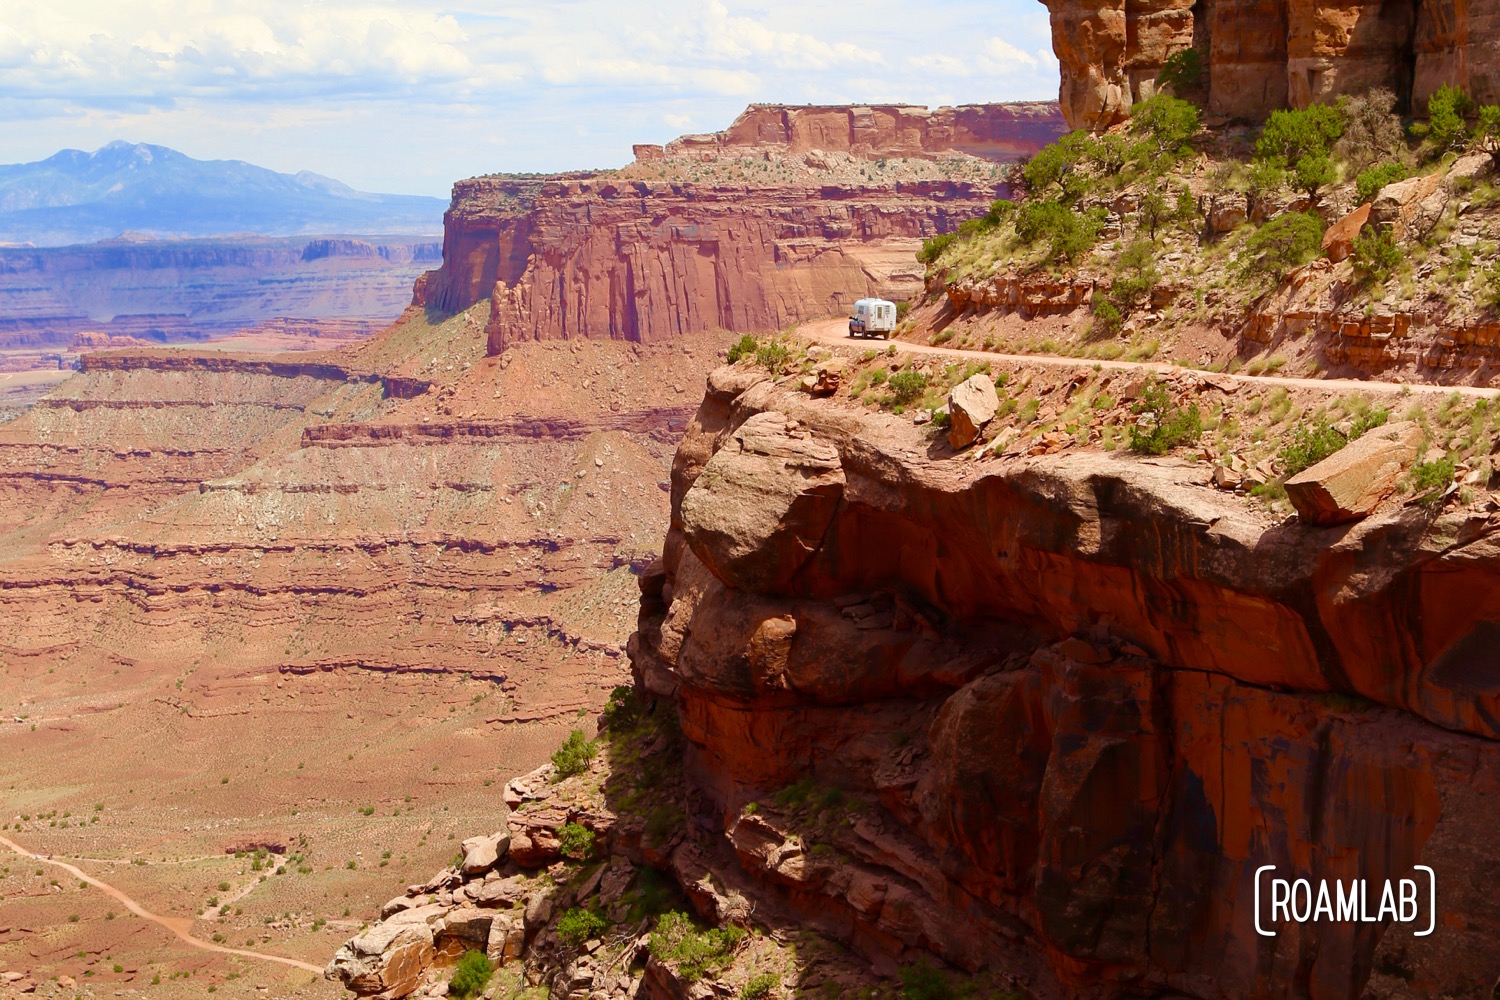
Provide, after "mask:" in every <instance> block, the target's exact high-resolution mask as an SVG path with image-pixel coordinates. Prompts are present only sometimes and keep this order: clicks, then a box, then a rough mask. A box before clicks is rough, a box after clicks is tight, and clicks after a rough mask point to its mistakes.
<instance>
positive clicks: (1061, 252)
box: [1016, 200, 1105, 263]
mask: <svg viewBox="0 0 1500 1000" xmlns="http://www.w3.org/2000/svg"><path fill="white" fill-rule="evenodd" d="M1104 218H1105V212H1104V209H1102V208H1091V209H1089V210H1088V211H1087V212H1075V211H1073V210H1072V209H1070V208H1068V207H1067V206H1066V205H1064V204H1062V203H1061V202H1057V201H1048V200H1042V201H1028V202H1027V203H1026V204H1025V205H1022V206H1021V210H1020V211H1019V212H1017V213H1016V236H1017V237H1018V238H1019V239H1020V240H1021V242H1022V243H1025V244H1027V245H1034V244H1036V243H1041V242H1046V243H1047V245H1048V253H1047V259H1048V260H1051V261H1058V260H1063V261H1068V262H1070V263H1071V262H1072V261H1074V260H1075V259H1077V258H1078V257H1080V256H1082V255H1083V254H1084V253H1087V252H1088V251H1089V250H1091V249H1093V246H1094V244H1095V243H1096V242H1098V240H1099V231H1100V230H1101V229H1103V228H1104Z"/></svg>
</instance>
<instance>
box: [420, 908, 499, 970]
mask: <svg viewBox="0 0 1500 1000" xmlns="http://www.w3.org/2000/svg"><path fill="white" fill-rule="evenodd" d="M494 920H495V911H494V910H481V909H477V908H476V907H473V906H460V907H459V908H457V909H455V910H449V911H448V914H447V916H445V917H443V919H441V920H439V921H438V922H437V923H436V924H434V925H433V928H432V938H433V945H434V947H435V948H436V950H437V953H438V954H439V955H441V956H444V957H446V958H453V959H457V958H459V957H460V956H462V955H463V953H464V952H466V951H484V950H486V949H487V948H488V947H489V940H490V926H491V924H492V923H493V922H494Z"/></svg>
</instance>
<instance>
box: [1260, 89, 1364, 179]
mask: <svg viewBox="0 0 1500 1000" xmlns="http://www.w3.org/2000/svg"><path fill="white" fill-rule="evenodd" d="M1344 125H1345V122H1344V113H1343V111H1342V110H1340V109H1339V108H1337V107H1335V106H1333V105H1328V104H1313V105H1310V106H1309V107H1306V108H1301V109H1298V110H1294V111H1273V112H1271V117H1270V118H1269V119H1267V120H1266V126H1265V128H1263V129H1262V130H1261V133H1260V138H1259V139H1257V140H1256V143H1255V157H1256V159H1258V160H1272V161H1278V162H1280V163H1282V164H1284V165H1285V166H1287V167H1288V168H1295V167H1296V165H1297V163H1298V162H1299V161H1301V160H1302V159H1303V158H1304V157H1307V156H1327V155H1328V153H1329V151H1330V150H1331V149H1332V148H1333V144H1334V143H1335V142H1337V141H1338V140H1339V138H1340V137H1342V136H1343V134H1344Z"/></svg>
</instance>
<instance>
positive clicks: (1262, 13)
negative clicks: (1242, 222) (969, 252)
mask: <svg viewBox="0 0 1500 1000" xmlns="http://www.w3.org/2000/svg"><path fill="white" fill-rule="evenodd" d="M1044 2H1046V4H1047V7H1048V9H1049V10H1050V11H1051V16H1052V47H1053V49H1054V51H1055V52H1056V53H1057V58H1058V62H1059V64H1060V67H1061V71H1062V87H1061V91H1060V95H1059V99H1060V102H1061V105H1062V111H1063V115H1064V117H1066V118H1067V120H1068V123H1069V124H1070V125H1071V126H1072V127H1074V128H1091V129H1099V128H1104V127H1107V126H1109V125H1111V124H1113V123H1114V122H1117V121H1120V120H1122V119H1123V118H1124V117H1125V114H1126V112H1127V111H1128V110H1129V108H1130V105H1131V103H1132V102H1134V101H1138V100H1142V99H1144V98H1146V97H1149V96H1151V94H1152V93H1153V92H1154V90H1155V88H1156V79H1157V76H1158V74H1159V73H1160V71H1161V68H1162V65H1163V63H1165V62H1166V60H1167V58H1168V57H1170V56H1171V55H1173V54H1174V53H1177V52H1181V51H1183V50H1184V49H1187V48H1196V49H1197V50H1198V51H1199V53H1200V55H1201V57H1202V61H1203V67H1204V70H1205V77H1206V79H1205V81H1204V82H1205V83H1206V86H1207V99H1208V100H1207V103H1208V107H1209V109H1210V110H1212V111H1213V112H1216V113H1219V114H1224V115H1230V116H1236V117H1249V118H1257V117H1263V116H1265V115H1266V114H1268V113H1269V112H1271V111H1273V110H1275V109H1277V108H1281V107H1285V106H1287V105H1288V104H1291V105H1292V106H1295V107H1305V106H1306V105H1308V104H1311V103H1315V102H1320V101H1329V100H1332V99H1333V98H1335V97H1337V96H1338V95H1340V94H1354V93H1359V92H1361V91H1364V90H1368V89H1369V88H1371V87H1376V86H1380V87H1392V88H1394V89H1395V90H1396V92H1397V94H1398V96H1399V97H1400V98H1401V99H1402V100H1403V101H1409V102H1414V106H1417V107H1421V106H1423V104H1424V103H1425V101H1426V99H1427V97H1428V96H1429V95H1430V94H1432V93H1433V91H1435V90H1437V88H1438V87H1440V86H1442V85H1443V84H1457V85H1458V86H1461V87H1463V88H1464V89H1465V90H1467V91H1468V92H1469V93H1470V94H1471V95H1473V96H1474V97H1475V98H1476V99H1477V100H1479V101H1480V102H1481V103H1493V102H1494V101H1496V100H1497V99H1500V41H1497V39H1500V4H1497V3H1495V2H1494V0H1478V2H1476V3H1468V4H1454V3H1451V2H1447V0H1403V2H1397V3H1387V2H1376V0H1369V2H1354V3H1333V2H1328V0H1200V2H1198V3H1187V2H1185V0H1167V2H1165V3H1137V2H1134V0H1102V2H1100V0H1044Z"/></svg>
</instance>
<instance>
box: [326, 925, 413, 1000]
mask: <svg viewBox="0 0 1500 1000" xmlns="http://www.w3.org/2000/svg"><path fill="white" fill-rule="evenodd" d="M403 916H404V914H403ZM434 954H435V951H434V949H433V939H432V928H431V927H429V926H428V925H427V924H426V923H425V922H415V921H413V922H400V923H397V922H393V921H388V922H386V923H383V924H377V925H375V926H374V927H372V928H370V929H369V930H368V931H365V932H364V933H363V934H361V935H359V936H358V937H356V938H354V939H353V940H351V941H350V942H349V943H348V944H346V945H344V946H343V947H342V948H340V949H339V950H338V953H337V954H336V955H334V956H333V961H331V962H330V963H329V964H328V971H327V973H326V975H327V977H328V978H329V979H337V980H339V981H341V982H343V983H344V985H345V986H347V987H348V988H349V989H351V990H353V991H354V992H355V993H357V994H359V995H360V996H362V997H369V998H370V1000H398V998H400V997H405V996H410V995H411V994H412V992H413V991H414V990H415V989H416V988H417V984H418V982H419V981H420V979H421V976H422V973H423V972H424V971H425V970H426V969H427V967H428V966H429V965H431V964H432V960H433V956H434Z"/></svg>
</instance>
